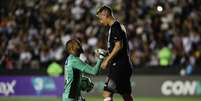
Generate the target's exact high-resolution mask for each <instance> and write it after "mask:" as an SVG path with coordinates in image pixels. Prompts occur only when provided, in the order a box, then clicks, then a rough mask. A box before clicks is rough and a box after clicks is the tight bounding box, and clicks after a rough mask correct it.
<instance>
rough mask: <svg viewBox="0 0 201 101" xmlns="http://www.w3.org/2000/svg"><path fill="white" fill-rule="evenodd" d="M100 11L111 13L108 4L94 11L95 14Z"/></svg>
mask: <svg viewBox="0 0 201 101" xmlns="http://www.w3.org/2000/svg"><path fill="white" fill-rule="evenodd" d="M102 11H107V13H108V15H110V16H111V15H112V9H111V8H110V7H108V6H102V7H101V8H99V9H98V10H97V12H96V15H98V14H99V13H101V12H102Z"/></svg>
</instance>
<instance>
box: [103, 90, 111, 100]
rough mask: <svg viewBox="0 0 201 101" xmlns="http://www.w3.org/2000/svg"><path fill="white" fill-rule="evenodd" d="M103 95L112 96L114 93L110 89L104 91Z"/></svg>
mask: <svg viewBox="0 0 201 101" xmlns="http://www.w3.org/2000/svg"><path fill="white" fill-rule="evenodd" d="M103 97H104V98H106V97H112V93H111V92H108V91H104V92H103Z"/></svg>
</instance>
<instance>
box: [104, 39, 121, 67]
mask: <svg viewBox="0 0 201 101" xmlns="http://www.w3.org/2000/svg"><path fill="white" fill-rule="evenodd" d="M122 47H123V44H122V42H121V41H116V42H115V46H114V48H113V50H112V52H111V53H110V54H109V55H108V56H107V57H106V58H105V60H104V61H103V63H102V64H101V68H102V69H106V68H107V66H108V64H109V62H110V61H111V60H112V59H113V58H114V57H115V56H116V55H117V53H118V52H119V51H120V50H121V49H122Z"/></svg>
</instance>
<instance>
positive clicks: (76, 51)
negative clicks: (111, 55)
mask: <svg viewBox="0 0 201 101" xmlns="http://www.w3.org/2000/svg"><path fill="white" fill-rule="evenodd" d="M65 48H66V50H67V52H68V54H69V55H68V57H67V59H66V61H65V69H64V70H65V71H64V75H65V77H64V79H65V85H64V93H63V101H80V98H81V90H83V88H82V86H81V78H82V75H81V74H82V73H87V74H92V75H96V74H97V73H98V72H99V69H100V65H101V63H102V61H103V59H104V54H105V53H104V51H101V50H99V51H96V56H97V57H98V59H97V63H96V65H95V66H94V67H92V66H90V65H88V64H86V63H84V62H83V61H81V60H80V58H79V56H80V54H81V53H83V49H82V46H81V43H80V41H79V40H77V39H71V40H69V41H68V42H67V43H66V47H65ZM90 87H91V86H90ZM86 89H88V88H86Z"/></svg>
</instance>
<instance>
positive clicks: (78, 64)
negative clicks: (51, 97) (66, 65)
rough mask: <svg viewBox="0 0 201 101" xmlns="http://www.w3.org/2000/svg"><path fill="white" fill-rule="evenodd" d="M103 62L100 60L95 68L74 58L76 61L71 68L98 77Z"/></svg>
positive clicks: (72, 62)
mask: <svg viewBox="0 0 201 101" xmlns="http://www.w3.org/2000/svg"><path fill="white" fill-rule="evenodd" d="M102 61H103V60H101V59H98V60H97V62H96V65H95V66H94V67H92V66H90V65H89V64H87V63H84V62H82V61H81V60H80V59H79V58H76V57H74V59H73V60H72V61H71V66H72V67H73V68H75V69H78V70H80V71H82V72H84V73H88V74H92V75H96V74H98V72H99V69H100V65H101V63H102Z"/></svg>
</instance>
